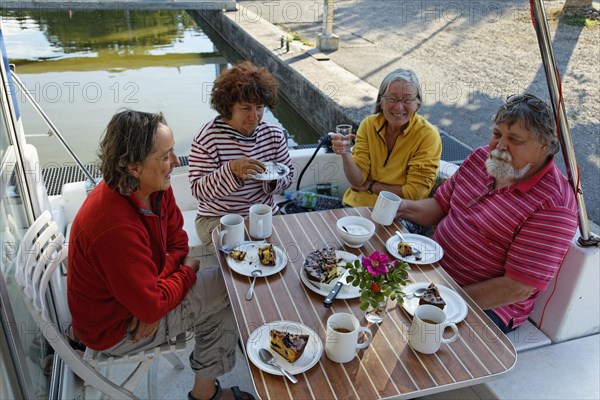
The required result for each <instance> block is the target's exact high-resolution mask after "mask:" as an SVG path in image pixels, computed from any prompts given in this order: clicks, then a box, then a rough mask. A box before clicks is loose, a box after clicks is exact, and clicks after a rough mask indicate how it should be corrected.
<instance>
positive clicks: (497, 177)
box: [398, 94, 578, 332]
mask: <svg viewBox="0 0 600 400" xmlns="http://www.w3.org/2000/svg"><path fill="white" fill-rule="evenodd" d="M494 123H495V124H494V129H493V131H492V136H491V138H490V142H489V146H484V147H480V148H478V149H475V150H474V151H473V153H472V154H471V155H470V156H469V157H468V158H467V159H466V160H465V162H464V163H463V164H462V165H461V167H460V168H459V170H458V171H457V172H456V173H455V174H454V175H453V176H452V177H451V178H450V179H448V181H446V182H445V183H444V184H443V185H442V186H440V188H439V189H438V190H437V191H436V193H435V198H430V199H425V200H420V201H410V200H406V201H404V202H403V203H402V205H401V206H400V209H399V211H398V215H399V216H401V217H403V218H407V219H410V220H413V221H415V222H417V223H419V224H422V225H433V224H437V223H439V224H438V227H437V230H436V232H435V237H434V239H435V240H436V241H437V242H438V243H439V244H440V245H441V246H442V248H443V249H444V257H443V258H442V259H441V260H440V264H441V265H442V267H444V269H445V270H446V271H447V272H448V273H449V274H450V275H451V276H452V278H453V279H454V280H455V281H456V282H457V283H458V284H459V285H461V286H462V287H463V289H464V290H465V292H467V294H468V295H469V296H470V297H471V298H472V299H473V300H475V302H476V303H477V304H478V305H479V306H480V307H481V308H482V309H484V310H486V313H487V314H488V316H489V317H490V318H491V319H492V321H494V323H495V324H496V325H498V326H499V327H500V328H501V329H502V330H503V331H504V332H507V331H510V330H512V329H514V328H517V327H518V326H519V325H521V324H522V323H524V322H525V321H526V320H527V317H528V316H529V314H530V313H531V312H532V311H533V305H534V302H535V299H536V298H537V296H538V293H539V292H540V291H541V290H545V289H546V288H547V287H548V285H549V284H550V282H551V281H552V279H553V278H554V276H555V275H556V274H557V272H558V269H559V268H560V265H561V263H562V260H563V258H564V256H565V254H566V253H567V250H568V249H569V245H570V243H571V240H572V238H573V235H574V234H575V231H576V229H577V220H578V219H577V202H576V199H575V195H574V193H573V189H572V187H571V185H570V184H569V182H568V181H567V178H565V176H564V175H563V174H562V173H561V172H560V170H559V169H558V167H557V166H556V164H555V163H554V154H556V153H557V152H558V150H559V142H558V138H557V136H556V134H555V126H556V125H555V121H554V117H553V113H552V111H551V110H550V107H549V106H548V105H547V104H546V103H544V102H543V101H542V100H541V99H539V98H538V97H536V96H533V95H530V94H523V95H515V96H511V97H509V98H508V100H507V102H506V104H504V105H502V106H501V107H500V109H499V110H498V112H497V113H496V115H495V117H494Z"/></svg>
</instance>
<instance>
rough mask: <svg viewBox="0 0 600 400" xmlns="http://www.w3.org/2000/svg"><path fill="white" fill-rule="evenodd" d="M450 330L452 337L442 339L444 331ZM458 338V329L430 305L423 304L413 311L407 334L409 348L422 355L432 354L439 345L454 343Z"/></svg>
mask: <svg viewBox="0 0 600 400" xmlns="http://www.w3.org/2000/svg"><path fill="white" fill-rule="evenodd" d="M446 328H450V329H451V330H452V331H453V334H452V336H450V337H444V331H445V330H446ZM457 338H458V328H457V327H456V325H455V324H453V323H451V322H446V313H444V311H443V310H442V309H440V308H438V307H436V306H432V305H431V304H423V305H420V306H418V307H417V308H416V309H415V312H414V315H413V320H412V326H411V329H410V331H409V332H408V343H409V344H410V347H412V348H413V349H415V350H416V351H418V352H420V353H423V354H433V353H435V352H436V351H438V350H439V349H440V345H441V344H446V343H451V342H454V341H455V340H456V339H457Z"/></svg>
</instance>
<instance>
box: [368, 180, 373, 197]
mask: <svg viewBox="0 0 600 400" xmlns="http://www.w3.org/2000/svg"><path fill="white" fill-rule="evenodd" d="M374 184H375V181H371V183H369V187H368V188H367V192H369V193H370V194H373V185H374Z"/></svg>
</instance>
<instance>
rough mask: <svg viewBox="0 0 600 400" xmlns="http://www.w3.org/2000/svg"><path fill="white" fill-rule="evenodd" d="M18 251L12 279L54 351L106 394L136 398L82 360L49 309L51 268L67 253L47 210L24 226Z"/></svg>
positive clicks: (78, 373) (61, 236)
mask: <svg viewBox="0 0 600 400" xmlns="http://www.w3.org/2000/svg"><path fill="white" fill-rule="evenodd" d="M46 213H47V215H46ZM18 255H19V257H18V258H17V261H16V262H17V265H16V271H15V277H17V276H19V278H18V279H15V280H16V281H17V283H18V284H19V286H21V288H22V289H23V290H22V291H21V297H22V298H23V302H24V303H25V305H26V306H27V308H28V310H29V312H30V313H31V316H32V317H33V319H34V320H35V322H36V324H37V325H38V328H39V329H40V332H41V333H42V334H43V335H44V337H45V338H46V340H47V341H48V343H49V344H50V346H52V348H53V349H54V351H55V354H57V355H58V356H59V357H60V358H61V359H62V360H63V361H64V362H65V363H66V364H67V365H68V366H69V367H70V368H71V370H72V371H73V373H75V374H76V375H77V376H79V377H80V378H81V379H83V380H84V381H85V382H87V383H88V384H90V385H91V386H93V387H95V388H97V389H98V390H100V391H102V392H103V393H105V394H106V395H108V396H110V397H112V398H129V399H136V398H137V397H135V396H134V395H133V393H131V392H130V391H128V390H126V389H124V388H122V387H120V386H118V385H116V384H115V383H113V382H111V381H110V380H108V379H107V378H106V377H104V376H103V375H102V374H100V373H99V372H98V371H96V369H94V368H93V366H91V365H90V364H89V363H87V362H86V361H85V360H83V358H82V357H81V355H79V353H77V352H76V351H75V350H74V349H73V348H71V346H70V345H69V343H68V341H67V339H66V338H65V336H64V335H63V332H61V331H60V329H59V328H58V327H57V325H56V324H55V323H54V321H53V320H52V317H51V316H50V314H49V312H48V308H47V302H46V300H47V297H46V291H47V289H48V287H49V286H50V282H51V279H52V276H53V274H54V272H55V271H56V270H57V269H58V267H59V266H60V265H61V263H62V262H63V261H64V260H65V259H66V257H67V247H66V245H65V241H64V237H63V235H62V234H61V233H60V232H58V227H57V225H56V223H55V222H54V221H52V217H51V215H50V213H49V212H44V213H43V214H42V215H41V216H40V217H39V218H38V219H37V220H36V221H35V222H34V223H33V224H32V225H31V227H30V228H29V229H28V230H27V232H26V233H25V236H24V240H23V243H22V244H21V248H20V249H19V252H18Z"/></svg>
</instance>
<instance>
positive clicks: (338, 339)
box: [325, 313, 373, 363]
mask: <svg viewBox="0 0 600 400" xmlns="http://www.w3.org/2000/svg"><path fill="white" fill-rule="evenodd" d="M361 332H364V333H365V336H366V337H365V339H364V340H363V341H362V342H360V343H359V342H358V335H359V333H361ZM372 340H373V334H372V333H371V331H370V330H369V329H368V328H365V327H362V326H360V324H359V322H358V319H356V317H355V316H354V315H352V314H347V313H335V314H333V315H332V316H331V317H329V318H328V319H327V336H326V337H325V354H327V357H328V358H329V359H330V360H331V361H334V362H337V363H347V362H350V361H352V360H353V359H354V357H355V356H356V350H358V349H364V348H366V347H367V346H368V345H369V344H371V341H372Z"/></svg>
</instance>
